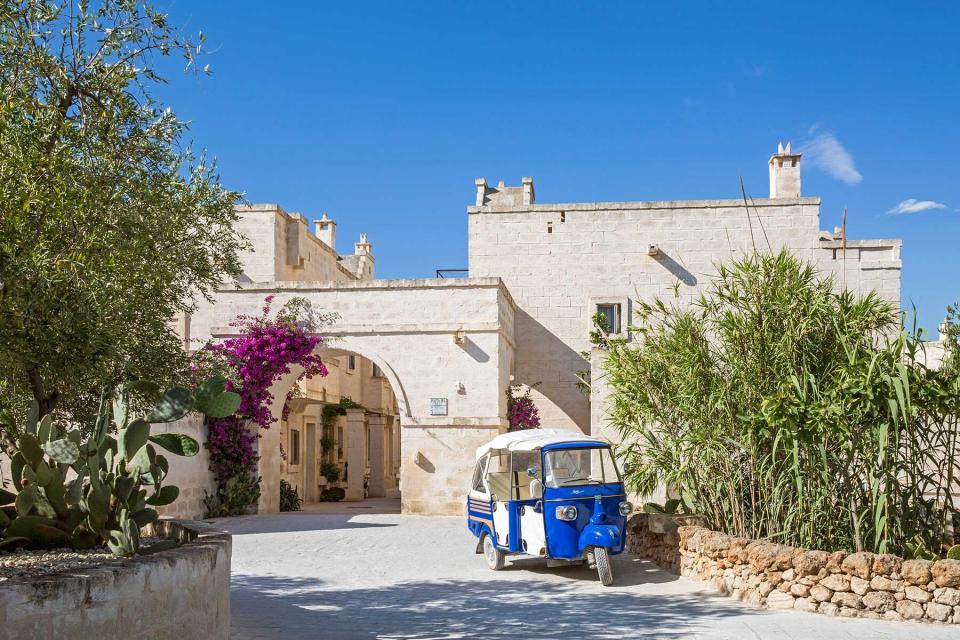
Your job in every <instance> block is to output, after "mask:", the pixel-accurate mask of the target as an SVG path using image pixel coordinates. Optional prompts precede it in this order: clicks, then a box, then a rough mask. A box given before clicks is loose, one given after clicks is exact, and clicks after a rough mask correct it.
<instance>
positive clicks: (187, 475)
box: [150, 413, 217, 520]
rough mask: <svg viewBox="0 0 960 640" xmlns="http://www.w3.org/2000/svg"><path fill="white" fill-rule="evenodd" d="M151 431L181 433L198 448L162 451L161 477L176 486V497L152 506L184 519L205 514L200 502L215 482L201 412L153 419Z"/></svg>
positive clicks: (161, 512) (213, 489) (164, 512)
mask: <svg viewBox="0 0 960 640" xmlns="http://www.w3.org/2000/svg"><path fill="white" fill-rule="evenodd" d="M150 432H151V433H152V434H153V435H158V434H161V433H183V434H186V435H188V436H190V437H191V438H193V439H194V440H196V441H197V442H198V443H199V444H200V451H199V452H197V455H195V456H189V457H185V456H178V455H174V454H172V453H167V452H164V454H165V457H166V459H167V462H168V463H169V464H170V471H169V473H168V474H167V478H166V480H165V483H166V484H172V485H175V486H177V487H178V488H179V489H180V497H178V498H177V499H176V500H174V501H173V502H172V503H171V504H168V505H166V506H164V507H156V509H157V511H158V512H159V513H160V515H164V516H171V517H174V518H182V519H186V520H200V519H202V518H205V517H206V515H207V514H206V508H205V507H204V505H203V498H204V495H206V494H207V493H210V494H214V493H216V490H217V483H216V481H215V480H214V479H213V474H212V473H210V452H209V451H208V450H207V448H206V447H205V446H204V443H206V441H207V427H206V425H205V424H204V420H203V415H201V414H199V413H191V414H189V415H188V416H186V417H185V418H181V419H180V420H177V421H176V422H169V423H154V424H152V425H150Z"/></svg>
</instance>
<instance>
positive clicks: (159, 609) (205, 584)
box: [0, 518, 232, 640]
mask: <svg viewBox="0 0 960 640" xmlns="http://www.w3.org/2000/svg"><path fill="white" fill-rule="evenodd" d="M153 532H155V534H156V535H161V536H169V537H174V538H176V539H177V540H178V541H180V542H181V543H182V545H181V546H179V547H177V548H176V549H171V550H169V551H163V552H160V553H156V554H153V555H146V556H136V557H134V558H129V559H117V560H115V561H110V562H107V563H104V564H101V565H98V566H95V567H89V568H84V569H76V570H69V571H64V572H62V573H55V574H49V575H44V576H38V577H34V578H24V579H18V580H7V581H5V582H3V583H0V628H2V629H3V631H4V633H5V634H8V635H5V636H4V637H11V638H58V640H74V639H76V640H81V639H83V640H85V639H88V638H98V639H101V640H113V639H114V638H116V639H117V640H121V639H124V640H125V639H126V638H129V637H145V638H158V639H163V638H171V639H173V638H175V639H177V640H193V639H196V640H201V639H206V638H217V639H222V640H226V639H227V638H228V637H229V635H230V557H231V545H232V539H231V536H230V534H228V533H226V532H223V531H220V530H217V529H216V528H214V527H212V526H210V525H208V524H206V523H201V522H193V521H189V520H172V519H167V518H164V519H161V520H160V521H158V522H157V523H156V524H155V525H154V526H153Z"/></svg>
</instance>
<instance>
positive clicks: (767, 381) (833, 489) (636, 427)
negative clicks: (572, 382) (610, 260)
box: [600, 252, 960, 553]
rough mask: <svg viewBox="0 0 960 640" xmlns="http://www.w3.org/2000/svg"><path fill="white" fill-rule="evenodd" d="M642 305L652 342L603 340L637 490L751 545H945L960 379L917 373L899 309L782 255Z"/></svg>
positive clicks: (736, 266) (749, 261)
mask: <svg viewBox="0 0 960 640" xmlns="http://www.w3.org/2000/svg"><path fill="white" fill-rule="evenodd" d="M638 306H639V309H638V318H637V325H638V326H635V327H632V331H633V332H634V334H635V335H636V336H637V337H638V344H636V345H634V344H630V343H627V342H626V341H624V340H623V339H607V338H606V337H601V340H600V342H601V344H602V345H603V346H605V347H606V348H607V349H608V352H609V353H608V359H607V360H606V363H605V372H606V375H607V378H608V380H609V383H610V384H611V387H612V408H611V421H612V423H613V424H614V425H615V426H616V427H617V428H618V429H619V430H620V431H621V433H622V435H623V436H624V441H625V443H626V444H625V450H624V455H625V457H626V459H627V461H628V462H629V464H630V466H631V467H632V473H631V474H629V475H628V481H629V483H630V485H631V487H632V488H633V489H634V490H636V491H638V492H640V493H643V494H646V493H649V492H651V491H652V490H653V489H654V488H655V487H656V486H657V485H659V484H660V483H666V484H667V485H668V486H671V487H672V488H673V489H675V490H677V491H678V492H679V494H680V495H681V496H682V498H683V501H684V503H685V504H686V505H689V506H690V507H691V508H692V509H694V510H696V511H698V512H700V513H702V514H704V515H705V516H707V517H708V518H709V520H710V521H711V524H712V526H714V527H715V528H718V529H721V530H723V531H726V532H728V533H731V534H734V535H738V536H746V537H751V538H774V539H777V540H780V541H783V542H786V543H789V544H793V545H796V546H801V547H812V548H822V549H856V550H861V549H867V550H872V551H876V552H881V553H886V552H889V553H901V552H903V551H905V549H906V547H907V545H908V544H910V545H912V546H913V547H915V548H919V547H926V548H929V549H940V545H941V536H942V535H943V534H944V532H945V530H946V529H947V527H946V524H947V522H948V521H949V519H950V518H951V517H952V512H953V511H954V503H953V497H952V495H951V494H950V491H949V490H948V489H949V487H951V486H952V484H953V483H954V482H955V480H954V479H955V478H956V477H957V472H958V468H957V459H956V448H957V441H956V438H957V415H958V407H960V383H958V382H957V380H956V378H951V377H950V376H948V375H946V374H944V373H942V372H937V371H930V370H928V369H926V368H925V367H924V366H922V365H921V364H918V363H917V361H916V356H917V352H918V350H919V349H920V348H921V342H920V336H919V335H918V334H917V333H916V332H913V331H908V330H905V329H904V328H903V326H902V323H898V322H897V320H896V311H895V309H894V308H893V307H892V306H891V305H890V304H889V303H887V302H885V301H883V300H881V299H880V298H879V297H877V296H876V295H875V294H874V293H870V294H868V295H865V296H855V295H853V294H852V293H850V292H848V291H845V290H838V287H837V283H836V282H834V281H833V280H832V279H831V278H821V277H819V276H818V275H817V274H816V271H815V269H814V268H813V266H812V265H810V264H804V263H802V262H801V261H799V260H798V259H797V258H795V257H794V256H792V255H790V254H789V253H787V252H781V253H779V254H758V255H753V256H749V257H747V258H744V259H742V260H739V261H736V262H734V263H733V264H732V266H730V267H721V268H720V269H719V273H718V275H717V276H716V278H715V279H714V280H713V282H712V283H711V285H710V287H709V289H708V291H707V292H706V293H705V294H704V295H703V296H702V297H700V298H699V299H698V300H695V301H694V302H693V304H692V305H690V306H686V307H681V306H678V305H675V304H668V303H665V302H664V301H662V300H656V301H654V302H653V303H650V304H645V303H640V304H639V305H638ZM931 469H936V470H938V471H939V473H930V472H929V471H930V470H931Z"/></svg>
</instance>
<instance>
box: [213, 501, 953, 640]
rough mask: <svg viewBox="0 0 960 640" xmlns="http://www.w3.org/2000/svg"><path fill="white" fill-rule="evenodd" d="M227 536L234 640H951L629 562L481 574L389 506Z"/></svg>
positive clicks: (317, 515) (460, 531)
mask: <svg viewBox="0 0 960 640" xmlns="http://www.w3.org/2000/svg"><path fill="white" fill-rule="evenodd" d="M220 524H221V525H222V526H225V527H226V528H227V529H229V530H230V531H231V532H233V534H234V538H233V544H234V546H233V581H232V583H233V597H232V615H233V636H232V637H233V638H234V639H235V640H253V639H266V638H271V639H272V638H278V639H279V638H283V639H284V640H301V639H307V638H310V639H311V640H314V639H323V638H405V639H411V638H507V637H509V638H534V637H536V638H587V637H589V638H717V639H730V640H734V639H736V640H740V639H743V638H816V639H817V640H829V639H833V638H871V639H881V640H882V639H891V640H892V639H899V638H903V639H905V640H906V639H911V640H916V639H921V638H923V639H928V638H929V639H931V640H934V639H939V638H944V639H945V638H952V639H954V640H956V639H957V638H958V637H960V630H958V629H956V628H955V627H954V628H951V627H946V626H943V627H939V626H932V625H921V624H917V623H893V622H882V621H873V620H847V619H839V618H829V617H826V616H820V615H815V614H806V613H799V612H796V613H795V612H792V611H785V612H771V611H765V610H761V609H756V608H753V607H750V606H746V605H744V604H741V603H737V602H734V601H731V600H729V599H727V598H723V597H720V596H716V595H713V594H711V593H710V592H709V591H707V590H706V589H704V588H703V587H702V586H701V585H699V584H697V583H695V582H692V581H689V580H686V579H684V578H678V577H676V576H673V575H671V574H668V573H665V572H663V571H660V570H659V569H657V568H656V567H655V566H653V565H651V564H650V563H648V562H645V561H641V560H638V559H636V558H632V557H629V556H626V555H621V556H618V557H617V558H615V559H614V572H615V574H614V576H615V582H614V586H612V587H606V588H605V587H602V586H600V583H599V582H598V581H597V577H596V573H595V572H594V571H590V570H588V569H586V568H585V567H567V568H562V569H547V568H546V567H545V566H544V563H543V562H542V561H538V560H526V561H521V562H516V563H512V564H508V565H507V568H506V569H504V570H503V571H500V572H493V571H490V570H488V569H487V568H486V566H485V565H484V563H483V560H482V558H481V556H478V555H475V554H474V553H473V551H474V547H475V541H474V539H473V537H472V536H471V535H470V533H469V532H468V531H467V530H466V526H465V524H464V520H463V518H457V517H425V516H403V515H400V514H399V513H398V509H397V503H396V502H395V501H383V500H382V501H368V502H366V503H363V504H362V505H361V504H359V503H354V504H350V503H341V504H335V505H334V504H331V505H322V506H321V507H319V508H317V509H314V510H311V511H305V512H299V513H284V514H279V515H272V516H249V517H243V518H233V519H227V520H222V521H221V522H220Z"/></svg>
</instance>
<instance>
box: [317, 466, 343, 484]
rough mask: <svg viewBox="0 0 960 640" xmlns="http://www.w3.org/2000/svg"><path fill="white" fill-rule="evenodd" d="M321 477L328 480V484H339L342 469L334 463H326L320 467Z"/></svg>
mask: <svg viewBox="0 0 960 640" xmlns="http://www.w3.org/2000/svg"><path fill="white" fill-rule="evenodd" d="M320 475H322V476H323V477H324V478H326V479H327V482H330V483H334V482H337V481H339V480H340V467H338V466H337V465H336V464H334V463H333V462H324V463H323V464H321V465H320Z"/></svg>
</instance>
